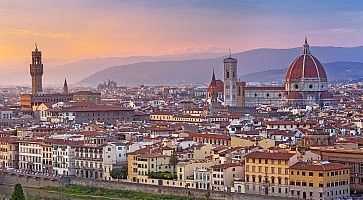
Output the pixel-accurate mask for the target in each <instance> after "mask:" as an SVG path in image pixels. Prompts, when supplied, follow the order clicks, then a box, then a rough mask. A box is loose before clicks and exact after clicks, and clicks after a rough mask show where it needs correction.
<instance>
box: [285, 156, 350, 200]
mask: <svg viewBox="0 0 363 200" xmlns="http://www.w3.org/2000/svg"><path fill="white" fill-rule="evenodd" d="M349 176H350V172H349V167H348V166H346V165H342V164H339V163H329V162H321V161H313V162H299V163H296V164H294V165H292V166H291V167H290V176H289V179H290V183H289V184H290V197H293V198H303V199H320V200H326V199H329V200H330V199H339V198H347V197H349V194H350V186H349V179H350V177H349Z"/></svg>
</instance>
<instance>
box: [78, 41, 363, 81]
mask: <svg viewBox="0 0 363 200" xmlns="http://www.w3.org/2000/svg"><path fill="white" fill-rule="evenodd" d="M300 51H301V48H291V49H255V50H251V51H245V52H241V53H236V54H233V55H232V56H233V57H235V58H237V59H238V73H239V75H240V77H241V80H246V81H260V82H265V81H268V82H271V81H275V82H279V81H282V80H283V78H284V73H285V70H286V68H287V66H288V65H289V64H290V62H292V60H293V59H294V58H295V57H296V56H297V55H298V54H299V53H300ZM311 52H312V53H313V54H314V55H315V56H316V57H317V58H318V59H319V60H320V62H322V63H327V64H326V68H327V69H326V70H327V73H328V78H329V80H333V81H346V80H353V79H358V78H359V77H363V72H362V65H363V64H362V63H363V47H362V46H360V47H311ZM223 58H225V56H224V57H217V58H211V59H192V60H181V61H153V62H138V63H133V64H127V65H117V66H113V67H109V68H106V69H103V70H101V71H98V72H96V73H95V74H93V75H91V76H89V77H87V78H85V79H83V80H81V81H80V82H79V83H80V84H85V85H97V84H98V83H100V82H103V81H105V80H107V79H112V80H115V81H117V82H118V83H119V84H120V85H139V84H176V83H208V82H209V81H210V78H211V72H212V68H215V71H216V75H217V78H219V79H221V78H222V73H223ZM342 74H343V75H342Z"/></svg>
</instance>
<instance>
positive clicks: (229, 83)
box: [223, 53, 237, 107]
mask: <svg viewBox="0 0 363 200" xmlns="http://www.w3.org/2000/svg"><path fill="white" fill-rule="evenodd" d="M223 63H224V105H225V106H232V107H235V106H237V59H235V58H232V57H231V53H229V57H228V58H226V59H224V61H223Z"/></svg>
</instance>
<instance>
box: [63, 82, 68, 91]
mask: <svg viewBox="0 0 363 200" xmlns="http://www.w3.org/2000/svg"><path fill="white" fill-rule="evenodd" d="M63 94H68V84H67V79H64V84H63Z"/></svg>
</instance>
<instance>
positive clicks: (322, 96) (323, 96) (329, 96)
mask: <svg viewBox="0 0 363 200" xmlns="http://www.w3.org/2000/svg"><path fill="white" fill-rule="evenodd" d="M333 98H334V96H333V94H332V93H330V92H328V91H325V92H322V93H321V94H320V99H333Z"/></svg>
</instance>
